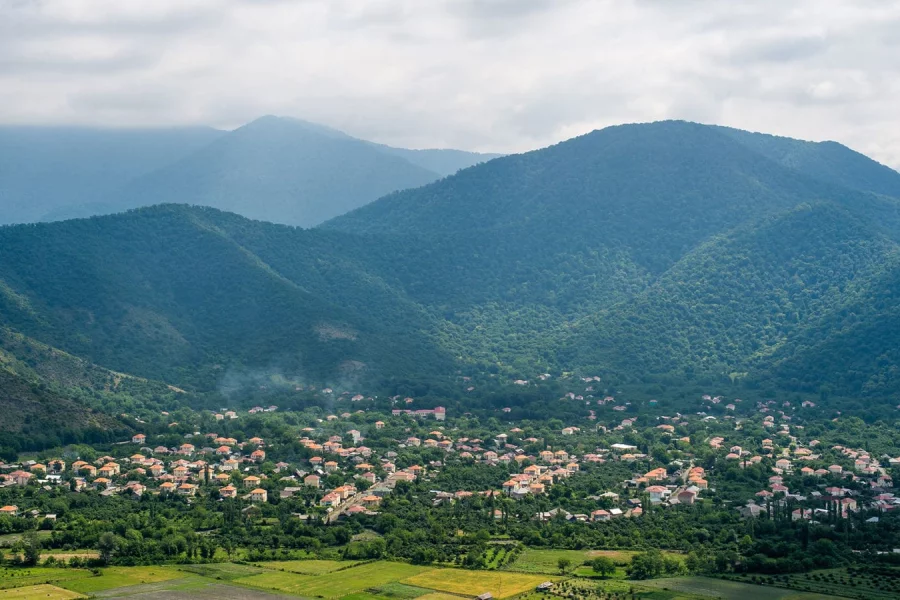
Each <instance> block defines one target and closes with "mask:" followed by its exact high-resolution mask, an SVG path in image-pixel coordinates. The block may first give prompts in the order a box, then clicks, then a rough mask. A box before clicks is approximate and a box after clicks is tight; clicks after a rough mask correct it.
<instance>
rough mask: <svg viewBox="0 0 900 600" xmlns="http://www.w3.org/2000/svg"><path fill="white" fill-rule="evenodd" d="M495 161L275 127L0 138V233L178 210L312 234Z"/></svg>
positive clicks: (30, 133) (296, 125)
mask: <svg viewBox="0 0 900 600" xmlns="http://www.w3.org/2000/svg"><path fill="white" fill-rule="evenodd" d="M493 156H494V155H480V154H476V153H470V152H462V151H456V150H405V149H399V148H390V147H388V146H383V145H379V144H374V143H371V142H366V141H363V140H358V139H355V138H353V137H350V136H348V135H347V134H345V133H342V132H340V131H337V130H334V129H331V128H328V127H325V126H322V125H317V124H315V123H309V122H307V121H302V120H299V119H291V118H278V117H263V118H260V119H257V120H256V121H254V122H252V123H250V124H248V125H246V126H244V127H241V128H239V129H237V130H235V131H232V132H222V131H216V130H213V129H203V128H183V129H171V130H128V129H125V130H94V129H73V128H0V224H2V223H22V222H34V221H37V220H46V221H57V220H64V219H70V218H77V217H87V216H91V215H97V214H109V213H113V212H120V211H122V210H125V209H129V208H136V207H140V206H147V205H151V204H159V203H164V202H178V203H188V204H199V205H205V206H213V207H217V208H221V209H224V210H228V211H232V212H236V213H239V214H242V215H244V216H247V217H250V218H254V219H261V220H267V221H271V222H277V223H286V224H291V225H301V226H306V227H308V226H311V225H315V224H317V223H320V222H321V221H323V220H325V219H328V218H331V217H334V216H337V215H339V214H342V213H344V212H346V211H348V210H351V209H354V208H357V207H359V206H361V205H363V204H366V203H368V202H370V201H372V200H375V199H376V198H378V197H380V196H383V195H385V194H388V193H390V192H393V191H396V190H399V189H404V188H408V187H417V186H419V185H422V184H424V183H428V182H431V181H434V180H436V179H439V178H440V177H442V176H444V175H448V174H451V173H455V172H456V171H457V170H459V169H460V168H464V167H467V166H470V165H472V164H475V163H477V162H482V161H484V160H487V159H489V158H492V157H493Z"/></svg>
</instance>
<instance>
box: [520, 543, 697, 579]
mask: <svg viewBox="0 0 900 600" xmlns="http://www.w3.org/2000/svg"><path fill="white" fill-rule="evenodd" d="M635 554H637V552H635V551H633V550H536V549H532V548H529V549H526V550H525V551H524V552H522V553H521V554H520V555H519V556H518V558H516V560H515V561H513V562H512V563H510V564H508V565H506V566H505V567H503V568H504V569H506V570H508V571H520V572H522V573H545V574H547V575H556V574H559V559H561V558H564V559H566V560H568V561H569V567H568V568H567V569H566V572H567V573H571V572H573V571H575V570H577V569H578V568H579V567H581V566H582V565H583V564H584V563H585V562H587V561H590V560H592V559H594V558H597V557H598V556H605V557H607V558H610V559H612V560H613V562H615V563H616V564H617V565H619V566H625V565H627V564H628V563H630V562H631V559H632V557H634V555H635ZM663 554H667V555H670V556H680V555H679V554H678V553H676V552H663ZM590 573H591V571H590V570H589V569H588V570H580V571H579V572H578V573H577V574H579V575H588V574H590Z"/></svg>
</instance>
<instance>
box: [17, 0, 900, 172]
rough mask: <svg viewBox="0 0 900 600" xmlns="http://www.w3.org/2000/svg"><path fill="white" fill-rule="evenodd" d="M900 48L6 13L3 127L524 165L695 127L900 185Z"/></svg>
mask: <svg viewBox="0 0 900 600" xmlns="http://www.w3.org/2000/svg"><path fill="white" fill-rule="evenodd" d="M897 31H900V1H897V0H797V1H795V2H781V1H778V2H776V1H775V0H756V1H754V2H714V1H712V0H709V1H705V0H680V1H674V0H666V1H663V0H427V1H423V0H154V1H153V2H146V1H145V0H141V1H135V0H117V1H116V2H107V1H105V0H66V1H65V2H57V1H51V0H43V1H41V0H0V121H2V122H6V123H22V122H27V123H83V124H104V125H172V124H186V123H190V124H201V123H202V124H209V125H213V126H220V127H233V126H236V125H240V124H242V123H244V122H246V121H248V120H250V119H253V118H255V117H257V116H260V115H262V114H267V113H273V114H282V115H291V116H297V117H301V118H305V119H309V120H313V121H319V122H322V123H324V124H327V125H331V126H333V127H337V128H340V129H344V130H346V131H348V132H349V133H352V134H354V135H357V136H360V137H364V138H369V139H374V140H377V141H383V142H387V143H393V144H397V145H405V146H412V147H425V146H446V147H461V148H469V149H480V150H496V151H517V150H526V149H530V148H534V147H538V146H542V145H546V144H549V143H552V142H555V141H558V140H560V139H564V138H566V137H570V136H572V135H576V134H579V133H583V132H585V131H587V130H590V129H592V128H595V127H602V126H605V125H610V124H615V123H621V122H629V121H647V120H656V119H664V118H687V119H691V120H699V121H705V122H716V123H722V124H726V125H732V126H736V127H742V128H746V129H752V130H757V131H768V132H771V133H777V134H782V135H791V136H795V137H802V138H806V139H817V140H818V139H836V140H838V141H840V142H843V143H845V144H847V145H850V146H852V147H854V148H856V149H858V150H860V151H862V152H865V153H867V154H870V155H872V156H873V157H875V158H877V159H879V160H881V161H883V162H886V163H888V164H891V165H893V166H895V167H898V166H900V112H898V111H897V110H896V109H895V107H894V105H895V104H896V98H897V97H898V91H900V61H898V60H897V56H900V36H897V34H896V32H897Z"/></svg>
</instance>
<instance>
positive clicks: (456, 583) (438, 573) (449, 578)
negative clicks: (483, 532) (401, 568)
mask: <svg viewBox="0 0 900 600" xmlns="http://www.w3.org/2000/svg"><path fill="white" fill-rule="evenodd" d="M544 581H547V577H546V576H544V575H530V574H523V573H510V572H507V571H466V570H464V569H433V570H431V571H426V572H425V573H421V574H419V575H414V576H413V577H409V578H408V579H404V580H403V581H402V583H406V584H409V585H415V586H418V587H422V588H426V589H431V590H437V591H440V592H451V593H453V594H462V595H465V596H471V597H474V596H477V595H479V594H483V593H484V592H490V593H491V594H493V595H494V598H509V597H511V596H515V595H517V594H521V593H522V592H527V591H528V590H532V589H534V587H535V586H536V585H538V584H539V583H542V582H544Z"/></svg>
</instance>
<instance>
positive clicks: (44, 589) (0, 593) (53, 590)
mask: <svg viewBox="0 0 900 600" xmlns="http://www.w3.org/2000/svg"><path fill="white" fill-rule="evenodd" d="M85 597H86V596H82V595H81V594H78V593H76V592H70V591H69V590H64V589H62V588H58V587H56V586H55V585H30V586H28V587H20V588H15V589H12V590H0V598H2V600H37V599H38V598H40V599H41V600H72V599H74V598H85Z"/></svg>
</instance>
